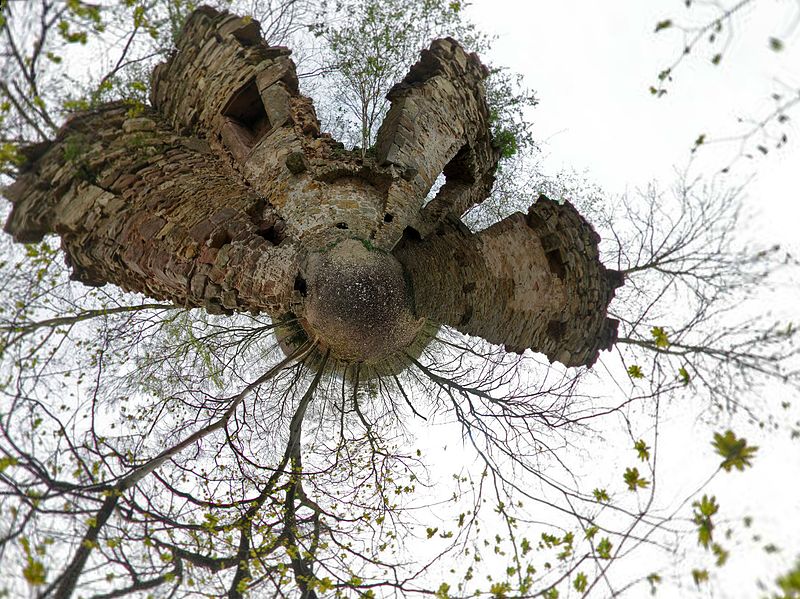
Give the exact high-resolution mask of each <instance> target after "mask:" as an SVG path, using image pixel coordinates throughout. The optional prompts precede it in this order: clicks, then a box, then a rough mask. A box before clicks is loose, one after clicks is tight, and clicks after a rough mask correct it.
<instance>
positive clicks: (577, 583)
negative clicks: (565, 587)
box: [572, 572, 589, 593]
mask: <svg viewBox="0 0 800 599" xmlns="http://www.w3.org/2000/svg"><path fill="white" fill-rule="evenodd" d="M588 584H589V579H588V578H586V574H584V573H583V572H578V574H577V575H576V576H575V580H573V581H572V586H573V587H575V590H576V591H578V592H579V593H583V592H584V591H586V587H587V586H588Z"/></svg>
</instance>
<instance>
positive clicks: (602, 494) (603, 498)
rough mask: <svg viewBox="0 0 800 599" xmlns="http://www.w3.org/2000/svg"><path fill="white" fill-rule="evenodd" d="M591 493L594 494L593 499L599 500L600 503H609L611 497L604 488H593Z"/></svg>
mask: <svg viewBox="0 0 800 599" xmlns="http://www.w3.org/2000/svg"><path fill="white" fill-rule="evenodd" d="M592 494H593V495H594V498H595V500H596V501H599V502H600V503H609V502H610V501H611V498H610V497H609V496H608V493H607V492H606V490H605V489H595V490H594V491H592Z"/></svg>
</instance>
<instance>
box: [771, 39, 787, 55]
mask: <svg viewBox="0 0 800 599" xmlns="http://www.w3.org/2000/svg"><path fill="white" fill-rule="evenodd" d="M783 47H784V46H783V40H780V39H778V38H777V37H771V38H769V49H770V50H772V51H773V52H780V51H781V50H783Z"/></svg>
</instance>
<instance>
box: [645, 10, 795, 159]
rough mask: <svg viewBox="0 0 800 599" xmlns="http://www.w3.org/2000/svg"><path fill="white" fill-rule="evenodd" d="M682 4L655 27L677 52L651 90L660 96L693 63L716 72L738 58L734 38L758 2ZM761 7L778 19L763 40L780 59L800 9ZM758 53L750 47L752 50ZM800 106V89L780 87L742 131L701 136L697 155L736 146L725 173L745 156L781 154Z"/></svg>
mask: <svg viewBox="0 0 800 599" xmlns="http://www.w3.org/2000/svg"><path fill="white" fill-rule="evenodd" d="M680 4H682V5H683V6H682V7H681V8H682V10H681V9H679V10H676V11H674V12H672V14H671V15H670V16H669V17H668V18H663V19H659V20H658V21H657V22H656V24H655V27H654V33H655V34H657V35H658V36H660V37H667V38H668V39H669V40H670V41H672V43H673V44H674V46H675V48H676V50H675V52H674V58H673V59H672V61H671V63H670V64H668V65H667V66H665V67H663V68H661V69H660V70H659V72H658V74H657V77H656V81H655V82H654V83H653V84H652V85H651V86H650V88H649V89H650V93H651V94H652V95H653V96H654V97H656V98H661V97H663V96H664V95H666V94H667V93H668V91H669V90H670V88H671V87H672V83H673V81H674V80H675V79H676V78H677V77H679V76H680V72H681V71H683V70H684V69H685V68H687V65H688V63H691V62H695V63H696V62H698V61H702V62H706V64H710V65H712V67H713V68H716V69H719V68H721V66H720V65H725V64H726V63H727V61H728V60H729V55H735V54H736V52H735V49H736V48H737V45H739V44H737V43H734V42H738V41H739V40H737V39H735V38H737V37H739V36H742V30H746V29H747V27H744V25H745V23H750V22H751V21H752V17H753V11H754V10H755V9H756V4H757V3H756V2H754V1H753V0H725V1H721V2H714V3H710V4H709V3H705V2H697V1H696V0H687V1H685V2H681V3H680ZM758 9H759V10H760V11H764V13H765V14H768V15H771V16H772V18H773V19H774V21H773V23H772V24H771V27H770V33H766V32H764V33H761V32H759V33H760V35H762V36H763V37H762V38H761V42H762V44H763V47H764V48H769V50H770V51H771V53H772V54H773V56H774V58H776V59H777V58H780V56H781V55H782V54H783V53H784V52H785V50H786V49H787V44H789V43H790V42H791V39H792V38H793V37H795V36H794V35H793V34H794V33H796V27H797V23H798V14H799V13H798V7H797V6H796V5H793V4H792V3H790V2H785V1H780V2H776V3H774V6H771V7H765V6H764V5H763V4H759V5H758ZM759 49H760V48H748V50H747V52H748V53H752V52H754V51H758V50H759ZM702 62H701V64H702ZM798 103H800V90H798V89H797V88H796V86H795V85H793V84H792V83H791V82H788V83H779V84H778V85H776V89H775V90H774V91H772V92H771V93H769V103H768V106H769V107H768V108H767V109H765V110H763V111H761V114H758V115H757V116H754V117H749V116H748V117H739V119H738V124H739V127H738V128H739V131H738V132H736V133H735V134H733V135H715V136H710V135H707V134H706V133H700V134H699V135H698V137H697V139H696V141H695V143H694V146H693V148H692V151H693V152H694V151H695V150H697V149H698V148H699V147H700V146H702V145H705V144H710V143H716V144H722V143H731V142H732V143H733V145H734V149H735V153H734V155H733V157H732V159H731V160H730V161H729V162H728V164H726V165H725V166H724V167H723V168H722V171H723V172H728V171H729V170H730V169H731V167H732V166H733V165H734V164H735V163H736V162H738V161H739V160H740V159H742V158H746V159H750V160H753V159H754V158H757V157H764V156H766V155H768V154H769V153H770V152H773V151H777V150H780V149H781V148H783V147H784V146H786V144H787V142H788V139H789V134H790V133H791V117H790V114H791V113H792V111H793V110H794V109H795V108H796V106H797V105H798ZM737 109H738V110H741V108H738V107H737Z"/></svg>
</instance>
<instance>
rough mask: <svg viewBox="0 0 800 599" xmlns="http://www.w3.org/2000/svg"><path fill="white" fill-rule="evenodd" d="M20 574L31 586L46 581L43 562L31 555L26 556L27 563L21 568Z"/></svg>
mask: <svg viewBox="0 0 800 599" xmlns="http://www.w3.org/2000/svg"><path fill="white" fill-rule="evenodd" d="M22 575H23V576H24V577H25V580H26V581H27V582H28V584H29V585H31V586H40V585H43V584H44V583H45V582H46V581H47V571H46V570H45V568H44V564H43V563H42V562H40V561H39V560H36V559H33V558H32V557H28V560H27V563H26V565H25V567H24V568H23V569H22Z"/></svg>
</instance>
